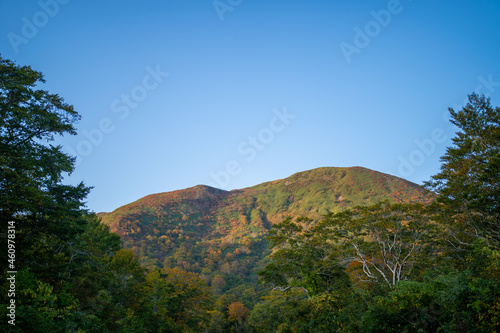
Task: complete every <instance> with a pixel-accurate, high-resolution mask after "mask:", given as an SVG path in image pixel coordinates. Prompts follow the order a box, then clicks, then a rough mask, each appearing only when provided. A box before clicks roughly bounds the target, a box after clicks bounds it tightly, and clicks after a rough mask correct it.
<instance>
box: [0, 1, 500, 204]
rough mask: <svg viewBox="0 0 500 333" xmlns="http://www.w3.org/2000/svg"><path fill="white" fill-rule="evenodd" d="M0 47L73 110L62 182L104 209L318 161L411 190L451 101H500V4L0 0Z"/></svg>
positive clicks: (435, 154)
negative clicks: (68, 169) (399, 180)
mask: <svg viewBox="0 0 500 333" xmlns="http://www.w3.org/2000/svg"><path fill="white" fill-rule="evenodd" d="M0 18H1V19H0V53H1V54H2V56H3V57H4V58H8V59H11V60H14V61H15V62H16V63H17V64H19V65H30V66H32V68H33V69H36V70H38V71H41V72H42V73H43V74H44V75H45V79H46V81H47V84H46V85H45V86H44V89H47V90H49V91H50V92H52V93H57V94H59V95H60V96H62V97H63V98H64V99H65V100H66V101H67V102H68V103H70V104H72V105H74V106H75V108H76V110H77V111H78V112H79V113H80V114H81V116H82V120H81V121H80V122H79V123H78V124H77V129H78V133H79V135H78V136H73V137H64V138H61V139H59V140H58V143H60V144H62V145H63V146H64V149H65V151H66V152H69V153H71V154H73V155H78V156H79V157H78V166H77V168H76V171H75V172H74V173H73V174H72V175H71V177H67V178H66V180H65V181H66V182H69V183H73V184H76V183H78V182H79V181H82V180H83V181H84V182H85V183H86V184H87V185H89V186H94V189H93V190H92V192H91V194H90V195H89V197H88V203H87V206H88V208H89V209H91V210H94V211H96V212H99V211H112V210H114V209H116V208H118V207H119V206H121V205H124V204H127V203H129V202H132V201H134V200H137V199H139V198H140V197H142V196H145V195H148V194H152V193H158V192H166V191H172V190H177V189H183V188H187V187H191V186H195V185H198V184H206V185H211V186H214V187H218V188H224V189H235V188H243V187H248V186H253V185H256V184H259V183H261V182H265V181H270V180H275V179H280V178H285V177H288V176H290V175H291V174H293V173H295V172H299V171H304V170H308V169H312V168H317V167H323V166H339V167H347V166H364V167H367V168H371V169H374V170H377V171H381V172H385V173H389V174H392V175H395V176H399V177H403V178H406V179H408V180H410V181H413V182H416V183H422V181H424V180H427V179H429V177H430V176H431V175H434V174H436V173H437V172H438V171H439V166H440V162H439V160H440V157H441V156H442V155H443V154H444V152H445V148H446V146H449V145H450V139H451V138H452V137H453V136H454V133H455V129H454V128H453V127H452V126H451V125H450V123H449V122H448V112H447V109H448V107H454V108H457V109H459V108H460V107H461V105H463V104H464V100H465V99H466V97H467V95H468V94H470V93H471V92H473V91H476V92H479V93H484V94H486V95H487V96H491V98H492V104H493V105H497V106H498V105H500V62H499V60H500V1H498V0H495V1H493V0H490V1H486V0H482V1H481V0H480V1H464V0H453V1H451V0H447V1H430V0H428V1H423V0H413V1H411V0H402V1H394V0H390V1H348V0H345V1H327V0H322V1H319V0H318V1H305V0H304V1H290V0H287V1H284V0H221V1H211V0H187V1H186V0H182V1H181V0H178V1H169V0H161V1H158V0H155V1H152V0H151V1H147V0H146V1H116V0H110V1H95V0H88V1H75V0H73V1H68V0H64V1H63V0H59V1H56V0H42V1H10V0H0Z"/></svg>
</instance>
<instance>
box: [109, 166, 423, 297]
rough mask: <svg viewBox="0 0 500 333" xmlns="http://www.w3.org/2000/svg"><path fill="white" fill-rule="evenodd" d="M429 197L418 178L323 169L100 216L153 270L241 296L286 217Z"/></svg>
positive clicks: (151, 201) (150, 201)
mask: <svg viewBox="0 0 500 333" xmlns="http://www.w3.org/2000/svg"><path fill="white" fill-rule="evenodd" d="M430 198H431V196H430V195H428V194H426V192H425V190H423V189H422V188H421V187H419V186H417V185H416V184H413V183H410V182H408V181H405V180H403V179H401V178H397V177H394V176H390V175H387V174H383V173H379V172H375V171H372V170H369V169H365V168H361V167H353V168H319V169H315V170H310V171H305V172H300V173H297V174H295V175H293V176H291V177H288V178H286V179H282V180H276V181H272V182H268V183H264V184H260V185H257V186H254V187H250V188H246V189H242V190H233V191H230V192H228V191H223V190H218V189H215V188H211V187H207V186H196V187H193V188H189V189H186V190H180V191H174V192H168V193H160V194H154V195H149V196H147V197H144V198H142V199H139V200H137V201H135V202H133V203H131V204H129V205H126V206H123V207H121V208H118V209H117V210H115V211H114V212H112V213H109V214H100V215H101V216H102V218H103V222H104V223H105V224H107V225H109V226H110V228H111V230H112V231H114V232H116V233H118V234H119V235H120V236H121V239H122V241H123V245H124V247H125V248H128V249H131V250H132V251H133V252H134V253H135V254H136V255H137V256H138V257H139V260H140V261H141V262H142V263H143V265H145V267H147V268H148V269H153V268H172V267H176V268H179V269H183V270H186V271H191V272H195V273H198V274H201V276H202V277H203V278H204V279H205V280H206V281H207V283H208V284H209V285H211V286H212V287H213V288H214V289H215V290H216V291H217V292H218V293H222V294H226V293H228V294H233V293H234V294H236V295H238V296H241V290H242V288H243V287H244V286H246V287H245V288H244V289H243V290H246V289H251V290H253V289H254V288H256V287H257V285H256V284H255V282H256V278H257V275H256V272H257V271H258V270H260V269H262V268H263V265H264V263H265V262H266V257H267V255H268V254H269V253H270V252H269V249H268V242H267V241H266V237H267V236H268V233H269V230H270V229H271V227H272V225H273V224H276V223H278V222H281V221H282V220H283V219H285V218H286V217H288V216H304V217H309V218H311V219H317V218H320V217H321V216H323V215H325V214H327V213H330V212H340V211H342V210H344V209H346V208H349V207H354V206H356V205H370V204H375V203H378V202H381V201H384V200H390V201H392V202H429V201H430ZM252 294H253V295H256V294H255V293H254V292H252ZM253 300H254V301H255V299H253ZM247 301H249V300H247ZM249 305H250V304H249Z"/></svg>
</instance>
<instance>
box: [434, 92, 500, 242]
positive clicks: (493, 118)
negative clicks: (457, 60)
mask: <svg viewBox="0 0 500 333" xmlns="http://www.w3.org/2000/svg"><path fill="white" fill-rule="evenodd" d="M449 111H450V114H451V122H452V123H453V124H454V125H455V126H457V127H458V131H457V133H456V136H455V137H454V138H453V144H454V145H453V146H452V147H448V149H447V151H446V154H445V155H444V156H443V157H442V158H441V161H442V162H443V164H442V166H441V171H440V172H439V173H438V174H437V175H435V176H433V177H432V179H431V180H430V181H428V182H426V186H427V188H428V189H430V190H433V191H435V192H436V193H437V194H438V198H437V200H438V202H440V203H441V204H443V206H442V208H443V210H444V212H443V213H442V214H441V215H442V216H447V217H448V220H451V222H450V223H449V225H450V227H452V230H451V231H452V233H451V235H452V236H453V238H454V240H455V241H456V242H458V243H471V237H472V238H474V237H477V236H484V237H486V238H488V240H489V241H490V242H491V243H492V245H494V246H495V247H497V248H500V220H499V219H500V108H499V107H492V106H491V104H490V98H486V97H485V96H484V95H478V94H476V93H473V94H471V95H469V102H468V103H467V105H466V106H465V107H464V108H463V109H462V110H460V111H455V110H453V109H452V108H450V109H449Z"/></svg>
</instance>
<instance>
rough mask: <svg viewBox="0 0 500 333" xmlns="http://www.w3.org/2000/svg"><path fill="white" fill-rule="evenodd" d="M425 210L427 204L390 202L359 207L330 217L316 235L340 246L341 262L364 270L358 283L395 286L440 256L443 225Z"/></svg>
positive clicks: (358, 277) (359, 276)
mask: <svg viewBox="0 0 500 333" xmlns="http://www.w3.org/2000/svg"><path fill="white" fill-rule="evenodd" d="M425 210H426V208H425V207H424V206H423V205H422V204H390V203H388V202H382V203H379V204H376V205H372V206H368V207H355V208H353V209H350V210H347V211H344V212H341V213H337V214H329V215H327V216H326V217H325V219H324V220H323V221H321V222H320V223H319V224H318V226H317V228H316V230H317V231H316V232H317V233H320V234H322V235H323V237H324V239H325V242H329V243H332V244H335V245H336V246H337V247H338V248H339V259H340V260H342V261H343V262H344V263H345V264H347V265H349V266H350V267H351V268H354V267H359V268H360V270H361V272H362V273H361V274H358V275H357V278H356V279H355V280H357V281H356V282H384V283H385V284H387V286H388V287H390V288H392V287H394V286H395V285H396V284H397V283H398V282H399V281H402V280H408V279H411V278H412V274H413V270H414V269H415V268H418V267H419V266H420V267H422V266H423V263H425V262H426V258H427V257H428V256H429V255H432V254H435V247H434V239H435V236H436V235H437V234H438V232H437V231H438V225H437V224H436V223H434V222H433V221H431V220H430V217H429V216H428V214H426V212H425ZM356 263H357V264H359V265H355V264H356ZM353 264H354V265H353Z"/></svg>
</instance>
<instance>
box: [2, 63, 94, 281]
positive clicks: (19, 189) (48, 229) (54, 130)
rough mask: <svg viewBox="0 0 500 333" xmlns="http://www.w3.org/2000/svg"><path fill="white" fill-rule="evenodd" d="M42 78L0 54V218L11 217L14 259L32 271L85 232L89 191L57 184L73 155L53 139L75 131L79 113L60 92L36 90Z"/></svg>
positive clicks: (4, 222)
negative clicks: (84, 201)
mask: <svg viewBox="0 0 500 333" xmlns="http://www.w3.org/2000/svg"><path fill="white" fill-rule="evenodd" d="M44 82H45V80H44V78H43V75H42V74H41V73H40V72H37V71H34V70H32V69H31V68H30V67H29V66H18V65H15V64H14V63H13V62H11V61H9V60H6V59H3V58H1V57H0V223H1V224H2V225H3V226H5V227H6V225H7V223H8V222H10V221H13V222H15V225H16V244H17V249H18V250H17V253H16V254H17V262H18V264H22V263H27V264H29V265H30V266H31V267H32V268H33V272H36V271H37V270H38V269H39V268H41V267H44V266H46V265H50V264H51V262H52V259H53V257H54V256H55V255H56V253H55V250H54V249H55V248H57V246H61V245H66V246H67V245H68V242H69V241H70V240H71V239H72V238H73V237H74V236H75V235H76V234H79V233H81V232H82V231H83V229H84V225H85V223H86V221H85V218H84V213H85V210H84V208H83V205H84V204H83V200H84V198H85V197H86V195H87V194H88V192H89V188H88V187H86V186H85V185H84V184H83V183H80V184H79V185H77V186H70V185H64V184H62V183H61V181H62V177H63V175H64V174H70V173H71V172H72V171H73V167H74V158H72V157H70V156H68V155H66V154H65V153H63V152H62V147H61V146H55V145H53V144H51V142H53V141H54V136H55V135H63V134H70V135H74V134H75V128H74V127H73V124H74V123H75V122H76V121H77V120H79V118H80V117H79V115H78V114H77V112H76V111H74V109H73V107H72V106H71V105H69V104H66V103H65V102H64V100H63V99H62V98H61V97H59V96H58V95H55V94H50V93H49V92H47V91H45V90H41V89H37V87H38V85H39V84H41V83H44ZM55 244H57V245H56V246H55ZM2 253H6V252H2ZM4 259H5V258H4Z"/></svg>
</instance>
